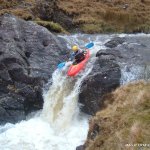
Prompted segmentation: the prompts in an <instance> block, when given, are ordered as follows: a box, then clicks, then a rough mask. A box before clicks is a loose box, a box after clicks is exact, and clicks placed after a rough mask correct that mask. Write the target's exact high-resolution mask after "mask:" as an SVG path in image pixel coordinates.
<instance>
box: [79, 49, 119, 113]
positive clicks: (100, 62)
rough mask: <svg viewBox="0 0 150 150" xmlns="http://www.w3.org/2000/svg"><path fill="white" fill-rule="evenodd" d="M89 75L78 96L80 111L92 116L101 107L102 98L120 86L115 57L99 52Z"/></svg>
mask: <svg viewBox="0 0 150 150" xmlns="http://www.w3.org/2000/svg"><path fill="white" fill-rule="evenodd" d="M97 57H98V58H97V60H96V62H95V64H94V67H93V69H92V71H91V73H90V74H89V75H88V76H87V78H86V79H85V80H84V81H83V83H82V85H81V91H80V94H79V101H80V103H81V104H83V106H82V107H81V110H82V111H83V112H85V113H87V114H90V115H94V114H95V113H96V112H97V111H98V110H99V109H100V108H101V105H102V103H103V102H102V99H103V96H104V95H105V94H107V93H109V92H111V91H112V90H114V89H115V88H117V87H118V86H119V85H120V78H121V71H120V67H119V65H118V64H117V63H116V61H115V57H114V56H113V55H111V54H108V53H105V52H101V51H100V52H99V54H98V55H97Z"/></svg>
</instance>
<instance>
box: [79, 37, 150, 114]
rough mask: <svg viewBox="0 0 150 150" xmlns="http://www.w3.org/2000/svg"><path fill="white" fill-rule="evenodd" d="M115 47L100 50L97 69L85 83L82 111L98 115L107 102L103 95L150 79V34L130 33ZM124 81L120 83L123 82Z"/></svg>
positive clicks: (95, 65)
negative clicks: (104, 100)
mask: <svg viewBox="0 0 150 150" xmlns="http://www.w3.org/2000/svg"><path fill="white" fill-rule="evenodd" d="M123 39H124V41H125V42H124V43H122V44H119V45H118V46H117V47H115V48H110V49H105V50H104V49H103V50H100V51H98V52H97V54H96V56H97V57H98V59H97V60H96V62H95V64H94V68H93V70H92V71H91V73H90V74H89V75H88V76H87V78H86V79H85V80H84V82H83V83H82V86H81V93H80V95H79V101H80V102H81V104H83V106H82V107H81V110H82V111H83V112H85V113H88V114H92V115H93V114H95V113H96V111H97V110H99V109H100V108H101V106H102V104H103V96H104V95H105V94H107V93H109V92H111V91H112V90H114V89H115V88H116V87H118V86H119V84H124V83H127V82H131V81H135V80H140V79H144V80H149V79H150V57H149V56H150V50H149V47H150V43H149V40H150V37H149V36H146V35H141V36H136V35H135V36H134V35H132V36H126V37H124V38H123ZM119 82H120V83H119Z"/></svg>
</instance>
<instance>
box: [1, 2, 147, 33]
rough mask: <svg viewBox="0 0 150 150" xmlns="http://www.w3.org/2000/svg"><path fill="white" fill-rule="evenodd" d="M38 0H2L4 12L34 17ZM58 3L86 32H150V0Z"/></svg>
mask: <svg viewBox="0 0 150 150" xmlns="http://www.w3.org/2000/svg"><path fill="white" fill-rule="evenodd" d="M36 2H37V0H0V14H4V13H6V12H7V13H12V14H14V15H16V16H19V17H21V18H23V19H25V20H34V19H35V18H37V17H39V16H36V15H37V14H34V13H33V10H35V9H36V8H35V6H36V5H35V3H36ZM43 3H44V0H43ZM56 5H57V9H58V10H60V11H63V12H64V13H65V14H67V15H68V16H69V17H71V18H72V19H73V23H74V25H75V27H78V28H79V29H80V30H81V31H83V32H86V33H110V32H119V33H120V32H127V33H129V32H146V33H148V32H150V0H132V1H131V0H56ZM49 11H51V10H49ZM47 15H49V14H48V13H47ZM46 18H49V16H47V17H46ZM40 19H41V18H40ZM45 21H53V20H45Z"/></svg>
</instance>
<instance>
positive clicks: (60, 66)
mask: <svg viewBox="0 0 150 150" xmlns="http://www.w3.org/2000/svg"><path fill="white" fill-rule="evenodd" d="M64 66H65V62H62V63H60V64H58V65H57V68H58V69H61V68H63V67H64Z"/></svg>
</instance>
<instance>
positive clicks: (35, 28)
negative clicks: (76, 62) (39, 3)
mask: <svg viewBox="0 0 150 150" xmlns="http://www.w3.org/2000/svg"><path fill="white" fill-rule="evenodd" d="M62 43H64V41H63V40H61V42H60V40H59V39H58V38H57V37H56V36H55V35H53V34H52V33H50V32H49V31H48V30H47V29H45V28H44V27H41V26H39V25H37V24H35V23H33V22H26V21H24V20H21V19H18V18H16V17H15V16H12V15H9V14H5V15H3V16H1V17H0V123H5V122H13V123H14V122H16V121H19V120H22V119H25V117H26V115H27V114H28V113H30V112H31V111H33V110H38V109H41V108H42V104H43V98H42V87H43V85H44V84H45V83H46V82H47V81H48V79H50V78H51V75H52V73H53V71H54V70H55V69H56V66H57V64H58V62H61V61H62V59H63V58H64V57H67V54H68V52H69V51H68V50H67V47H66V43H64V44H62ZM60 56H63V57H62V58H61V57H60Z"/></svg>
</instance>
